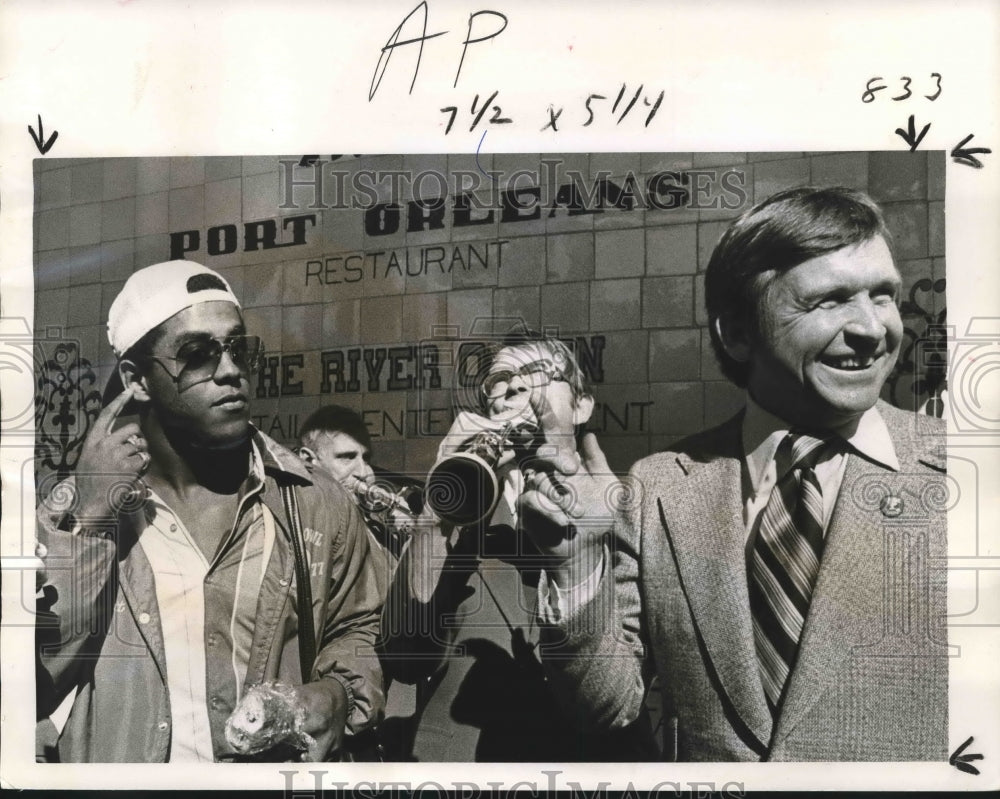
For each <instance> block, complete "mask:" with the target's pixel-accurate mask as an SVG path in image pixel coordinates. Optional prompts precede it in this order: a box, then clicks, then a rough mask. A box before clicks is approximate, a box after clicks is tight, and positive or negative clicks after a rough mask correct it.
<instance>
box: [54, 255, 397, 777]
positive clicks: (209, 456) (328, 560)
mask: <svg viewBox="0 0 1000 799" xmlns="http://www.w3.org/2000/svg"><path fill="white" fill-rule="evenodd" d="M108 337H109V339H110V341H111V345H112V347H113V348H114V350H115V354H116V355H117V356H118V359H119V362H118V370H119V375H120V377H121V380H122V383H123V384H124V387H125V390H124V391H123V392H122V394H121V395H120V396H118V397H117V398H116V399H114V400H113V401H112V402H110V404H109V405H108V406H107V407H106V408H105V409H104V411H103V412H102V413H101V415H100V416H99V417H98V419H97V421H96V423H95V425H94V428H93V429H92V431H91V433H90V435H89V436H88V438H87V440H86V442H85V443H84V445H83V449H82V451H81V454H80V458H79V461H78V466H77V470H76V474H75V476H74V477H72V478H70V479H69V480H67V481H65V482H64V483H62V484H61V485H60V486H59V487H57V489H56V490H55V491H53V493H52V494H51V495H50V496H49V497H48V498H47V499H46V500H45V501H44V502H43V503H42V505H41V507H40V508H39V514H38V518H39V539H40V541H41V543H42V544H43V545H44V547H45V548H46V549H47V557H46V570H47V574H48V579H49V585H48V586H47V588H46V590H47V591H48V593H49V596H50V597H52V598H53V600H54V603H53V606H52V617H51V619H50V623H49V624H47V625H45V626H43V625H41V624H40V629H39V640H40V648H41V651H40V664H41V666H40V671H39V675H38V676H39V679H38V685H39V705H40V707H39V712H40V713H43V714H44V713H46V712H49V711H50V710H51V708H52V707H54V706H55V705H56V704H58V703H59V702H60V701H61V700H62V699H63V698H64V697H65V696H67V695H68V694H69V693H70V692H74V691H75V694H76V696H75V700H74V702H73V707H72V710H71V711H70V715H69V718H68V720H67V722H66V724H65V726H64V727H63V730H62V733H61V736H60V738H59V743H58V754H57V756H58V758H59V759H61V760H63V761H87V762H112V761H123V762H143V761H145V762H164V761H170V762H181V761H186V762H192V761H213V760H225V759H232V758H235V757H236V756H237V755H238V754H240V753H248V752H257V751H259V750H262V749H263V754H262V755H261V757H262V758H264V759H287V758H289V757H291V756H295V755H294V752H295V749H296V748H298V749H299V750H303V749H304V750H305V751H304V752H303V753H302V754H301V757H302V758H303V759H308V760H322V759H325V758H327V757H328V756H330V755H331V754H333V753H335V752H336V751H337V750H338V749H340V747H341V745H342V743H343V742H344V737H345V732H346V734H347V735H350V734H353V733H356V732H358V731H360V730H361V729H363V728H365V727H367V726H368V725H369V724H370V723H372V722H373V721H375V720H376V718H377V717H378V715H379V714H380V712H381V709H382V706H383V701H384V700H383V696H382V691H381V673H380V670H379V666H378V659H377V657H375V655H374V653H373V644H374V642H375V640H376V637H377V632H378V625H379V613H380V609H381V604H382V601H383V596H384V578H382V576H381V575H382V574H383V568H384V566H383V565H382V564H381V562H379V557H380V556H379V555H378V553H375V552H373V551H371V550H370V548H369V540H368V536H367V534H366V531H365V527H364V522H363V520H362V518H361V516H360V514H359V512H358V510H357V508H356V507H355V505H354V503H353V502H352V501H351V500H350V498H349V497H348V496H347V495H346V493H344V492H343V491H342V490H341V489H340V487H339V485H337V484H336V483H335V482H334V481H332V480H328V479H326V478H325V477H323V476H322V475H314V476H311V475H310V474H309V473H308V472H307V471H306V470H305V469H304V468H303V466H302V464H301V462H300V461H299V459H298V458H297V457H295V456H294V455H293V454H292V453H290V452H289V451H287V450H286V449H284V448H283V447H281V446H280V445H278V444H276V443H275V442H274V441H272V440H271V439H269V438H268V437H267V436H265V435H264V434H262V433H261V432H259V431H257V430H255V429H254V428H253V427H252V426H251V424H250V421H249V419H250V408H249V402H250V383H249V378H250V375H251V374H252V373H253V372H254V371H255V370H256V368H257V363H258V361H259V358H260V354H261V351H262V344H261V341H260V339H259V338H257V337H256V336H252V335H247V331H246V329H245V328H244V324H243V317H242V313H241V310H240V305H239V302H238V300H237V299H236V297H235V295H234V294H233V293H232V290H231V289H230V288H229V286H228V284H227V283H226V282H225V280H224V279H223V278H222V277H221V276H219V275H218V274H216V273H215V272H213V271H212V270H210V269H207V268H205V267H203V266H200V265H199V264H195V263H192V262H189V261H171V262H167V263H161V264H156V265H154V266H150V267H147V268H145V269H142V270H140V271H138V272H136V273H135V274H133V275H132V277H131V278H130V279H129V280H128V281H127V282H126V284H125V286H124V288H123V289H122V291H121V293H120V294H119V295H118V297H117V298H116V299H115V302H114V303H113V304H112V306H111V309H110V312H109V314H108ZM130 400H131V401H132V403H134V405H135V406H136V407H137V409H138V416H139V421H138V423H137V424H136V423H130V424H125V425H122V426H119V427H117V429H116V419H117V417H118V415H119V414H120V413H121V412H122V411H123V410H124V409H125V407H126V405H128V404H129V402H130ZM306 606H308V607H310V609H311V612H310V613H308V614H303V613H302V608H303V607H306ZM366 653H368V654H366ZM270 681H278V682H280V683H283V684H285V685H287V686H290V688H289V689H288V690H287V691H286V690H284V689H282V690H281V691H279V692H278V693H275V694H273V695H269V697H270V698H269V701H271V700H274V701H275V702H277V705H278V706H281V702H279V701H277V700H276V699H275V697H279V698H280V696H282V695H283V696H284V697H285V699H286V700H287V701H286V702H285V705H284V706H283V707H279V709H281V710H284V711H286V712H287V718H286V719H284V720H283V719H281V718H280V717H277V716H266V717H265V718H263V719H261V718H258V717H257V716H254V717H253V718H249V717H247V716H246V714H243V715H241V713H240V712H239V711H238V712H237V714H236V715H235V716H234V717H233V720H234V721H238V722H242V724H243V728H242V732H244V733H246V732H249V733H250V734H251V736H250V737H251V738H253V740H250V741H249V742H248V739H247V737H246V735H244V736H243V737H242V738H238V737H236V736H234V735H233V730H232V729H229V730H228V731H227V719H230V717H231V716H232V714H233V711H234V708H236V707H237V704H238V703H239V701H240V699H241V698H243V697H244V696H245V694H246V692H247V690H248V689H250V688H251V687H252V686H254V685H257V684H260V683H267V682H270ZM282 691H283V694H282ZM262 720H263V722H264V724H265V726H264V727H263V728H260V727H259V725H260V722H261V721H262ZM269 725H270V726H269ZM272 727H273V729H272ZM282 731H285V732H288V733H289V735H288V736H285V738H284V740H283V739H282V735H281V732H282ZM227 733H228V734H227ZM272 744H274V746H272ZM55 754H56V753H50V756H51V755H55Z"/></svg>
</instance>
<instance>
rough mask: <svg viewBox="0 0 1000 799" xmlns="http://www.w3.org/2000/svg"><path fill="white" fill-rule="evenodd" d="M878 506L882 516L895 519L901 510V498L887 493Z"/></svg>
mask: <svg viewBox="0 0 1000 799" xmlns="http://www.w3.org/2000/svg"><path fill="white" fill-rule="evenodd" d="M879 507H880V509H881V511H882V515H883V516H886V517H888V518H890V519H895V518H896V517H897V516H899V515H900V514H902V512H903V498H902V497H897V496H895V495H893V494H889V495H888V496H886V497H883V498H882V504H881V505H880V506H879Z"/></svg>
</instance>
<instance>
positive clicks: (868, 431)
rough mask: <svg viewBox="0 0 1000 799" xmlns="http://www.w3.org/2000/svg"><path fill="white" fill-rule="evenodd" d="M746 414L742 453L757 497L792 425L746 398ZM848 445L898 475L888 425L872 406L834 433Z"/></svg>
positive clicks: (751, 399)
mask: <svg viewBox="0 0 1000 799" xmlns="http://www.w3.org/2000/svg"><path fill="white" fill-rule="evenodd" d="M746 402H747V404H746V412H745V413H744V415H743V431H742V435H743V452H744V458H745V459H746V464H747V473H748V475H749V477H750V485H751V487H752V488H753V491H754V492H755V493H756V491H757V488H758V486H759V485H760V482H761V480H762V479H763V478H764V474H765V473H766V472H767V468H768V466H769V465H770V463H771V461H772V460H773V459H774V453H775V451H776V450H777V449H778V444H779V443H781V439H782V438H784V437H785V434H786V433H787V432H788V430H789V425H788V423H787V422H785V421H784V420H782V419H779V418H778V417H777V416H775V415H774V414H772V413H770V412H768V411H766V410H764V409H763V408H762V407H761V406H760V405H758V404H757V403H756V402H755V401H754V399H753V397H751V396H750V395H749V393H748V394H747V400H746ZM832 432H833V433H835V434H836V435H837V436H839V437H840V438H841V439H842V440H843V441H845V442H846V443H847V445H848V446H849V447H850V448H851V449H853V450H855V451H856V452H858V453H860V454H861V455H863V456H865V457H866V458H868V459H869V460H873V461H875V462H876V463H880V464H882V465H883V466H887V467H888V468H890V469H892V470H893V471H897V472H898V471H899V459H898V458H897V457H896V448H895V447H894V446H893V445H892V438H891V436H890V435H889V430H888V429H887V428H886V426H885V421H884V420H883V419H882V416H881V415H880V414H879V412H878V410H877V409H876V408H875V407H874V406H872V407H871V408H869V409H868V410H867V411H865V412H864V413H863V414H862V415H861V416H860V417H859V418H858V419H856V420H855V421H853V422H850V423H849V424H847V425H845V426H843V427H840V428H837V429H835V430H833V431H832Z"/></svg>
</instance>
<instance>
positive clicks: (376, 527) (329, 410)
mask: <svg viewBox="0 0 1000 799" xmlns="http://www.w3.org/2000/svg"><path fill="white" fill-rule="evenodd" d="M297 451H298V454H299V457H300V458H301V459H302V461H303V463H305V466H306V468H307V469H308V470H309V471H310V472H312V471H314V470H316V469H319V470H321V471H324V472H326V474H327V475H328V476H329V477H332V478H333V479H334V480H336V481H337V482H339V483H340V484H341V485H342V486H344V488H346V489H347V490H348V493H349V494H350V495H351V496H352V497H353V498H354V501H355V502H357V503H358V504H360V505H361V508H362V510H363V511H364V515H365V520H366V521H367V522H368V528H369V530H370V531H371V532H372V534H373V536H374V538H375V541H376V542H377V543H378V544H379V545H380V546H381V547H382V548H383V549H384V550H385V551H386V552H387V553H388V554H389V555H390V561H389V565H390V567H395V565H396V561H397V559H398V557H399V552H400V549H401V548H402V545H403V542H404V541H405V537H406V531H407V530H408V529H409V527H410V526H411V525H412V523H413V516H412V511H411V510H409V508H408V506H406V505H405V504H404V507H403V509H402V510H399V511H397V510H396V509H395V508H392V507H381V506H380V504H379V500H369V501H364V500H365V499H367V498H368V497H369V496H370V494H371V493H372V492H371V491H370V488H371V486H372V482H373V480H374V479H375V470H374V469H373V468H372V465H371V451H372V442H371V436H370V435H369V434H368V428H367V426H366V425H365V423H364V420H363V419H362V418H361V416H360V415H359V414H358V413H357V412H355V411H353V410H351V409H350V408H346V407H344V406H343V405H324V406H323V407H322V408H319V409H318V410H316V411H313V413H312V414H310V415H309V417H308V418H307V419H306V421H305V422H304V423H303V425H302V429H301V430H300V431H299V448H298V450H297ZM403 480H404V479H403V478H400V477H399V476H395V480H394V482H395V483H400V482H402V481H403ZM406 482H407V483H409V482H414V481H406ZM403 487H404V488H407V489H408V488H410V487H411V486H410V485H408V484H407V485H405V486H403ZM375 491H379V492H380V493H381V494H384V495H385V496H386V497H388V498H389V499H390V501H391V500H394V499H395V497H394V496H392V492H390V491H388V490H386V489H383V488H382V487H381V486H375ZM359 500H362V501H360V502H359ZM383 504H384V503H383Z"/></svg>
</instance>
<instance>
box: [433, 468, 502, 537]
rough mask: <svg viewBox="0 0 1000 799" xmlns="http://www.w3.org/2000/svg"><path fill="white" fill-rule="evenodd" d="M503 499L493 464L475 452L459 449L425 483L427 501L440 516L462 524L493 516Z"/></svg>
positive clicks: (470, 523)
mask: <svg viewBox="0 0 1000 799" xmlns="http://www.w3.org/2000/svg"><path fill="white" fill-rule="evenodd" d="M499 499H500V483H499V481H498V480H497V476H496V473H495V472H494V471H493V467H492V466H491V465H490V464H489V463H488V462H487V461H486V460H484V459H483V458H481V457H479V455H476V454H475V453H472V452H456V453H454V454H452V455H450V456H448V457H447V458H444V459H443V460H441V461H439V462H438V463H437V464H436V465H435V466H434V467H433V468H432V469H431V471H430V473H429V474H428V475H427V482H426V484H425V486H424V502H426V503H427V505H428V506H429V507H430V509H431V510H432V511H434V513H435V514H437V516H438V517H439V518H441V519H444V520H445V521H447V522H450V523H452V524H454V525H457V526H459V527H465V526H468V525H472V524H477V523H478V522H480V521H482V520H483V519H485V518H487V517H488V516H490V514H492V513H493V509H494V508H496V505H497V502H498V501H499Z"/></svg>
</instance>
